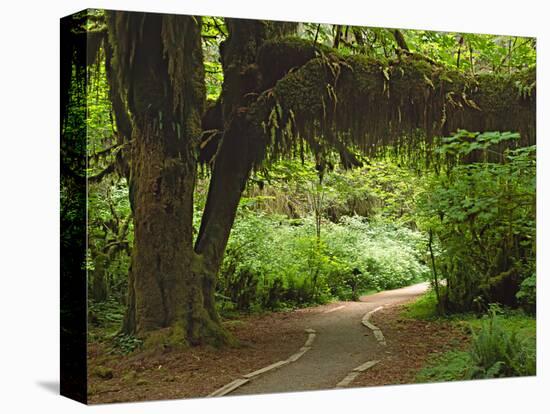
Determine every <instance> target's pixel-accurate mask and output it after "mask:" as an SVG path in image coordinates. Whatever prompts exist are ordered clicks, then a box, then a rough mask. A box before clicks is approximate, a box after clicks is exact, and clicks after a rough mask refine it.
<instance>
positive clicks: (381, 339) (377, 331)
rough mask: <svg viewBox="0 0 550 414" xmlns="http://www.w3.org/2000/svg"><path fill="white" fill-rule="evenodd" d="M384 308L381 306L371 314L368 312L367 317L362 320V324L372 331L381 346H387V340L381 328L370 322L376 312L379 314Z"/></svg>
mask: <svg viewBox="0 0 550 414" xmlns="http://www.w3.org/2000/svg"><path fill="white" fill-rule="evenodd" d="M382 308H383V306H379V307H377V308H376V309H374V310H371V311H370V312H367V313H366V314H365V316H363V319H361V323H362V324H363V325H364V326H366V327H367V328H369V329H370V330H371V331H372V333H373V335H374V337H375V338H376V340H377V341H378V343H379V344H380V345H386V339H385V338H384V334H383V333H382V331H381V330H380V328H379V327H377V326H376V325H374V324H373V323H372V322H370V318H371V316H372V314H373V313H374V312H378V311H379V310H380V309H382Z"/></svg>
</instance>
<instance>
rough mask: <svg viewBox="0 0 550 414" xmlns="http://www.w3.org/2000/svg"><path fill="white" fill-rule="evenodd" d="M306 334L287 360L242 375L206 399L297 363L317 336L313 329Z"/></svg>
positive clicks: (228, 391)
mask: <svg viewBox="0 0 550 414" xmlns="http://www.w3.org/2000/svg"><path fill="white" fill-rule="evenodd" d="M305 331H306V333H307V334H308V337H307V340H306V342H305V344H304V346H302V347H301V348H300V349H299V350H298V352H295V353H294V354H292V355H291V356H289V357H288V358H287V359H284V360H282V361H277V362H275V363H273V364H271V365H268V366H266V367H263V368H260V369H258V370H256V371H253V372H250V373H248V374H245V375H242V376H241V378H238V379H236V380H233V381H231V382H230V383H228V384H225V385H224V386H223V387H221V388H218V389H217V390H216V391H214V392H213V393H211V394H209V395H208V397H221V396H224V395H227V394H229V393H231V392H233V391H235V390H236V389H237V388H239V387H241V386H243V385H244V384H246V383H248V382H249V381H251V380H253V379H254V378H257V377H258V376H260V375H262V374H265V373H266V372H269V371H272V370H274V369H277V368H280V367H282V366H285V365H287V364H290V363H292V362H296V361H298V360H299V359H300V358H301V357H302V356H304V355H305V353H306V352H307V351H309V350H310V349H311V347H312V345H313V341H315V337H316V336H317V332H316V331H315V329H311V328H308V329H306V330H305Z"/></svg>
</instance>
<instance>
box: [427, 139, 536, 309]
mask: <svg viewBox="0 0 550 414" xmlns="http://www.w3.org/2000/svg"><path fill="white" fill-rule="evenodd" d="M514 138H515V135H514V134H508V133H504V134H499V133H484V134H471V133H466V132H464V131H459V132H458V133H457V134H456V135H455V136H453V137H450V138H448V139H445V140H443V142H442V145H441V147H440V149H439V152H440V153H441V154H444V155H445V156H446V157H448V158H447V160H448V161H449V163H448V166H447V168H446V170H444V172H442V173H441V174H439V175H434V176H433V177H432V178H431V179H429V180H428V182H427V184H426V186H425V189H424V191H423V192H422V194H421V195H420V197H419V201H418V203H417V207H418V209H417V212H418V222H419V224H420V226H421V228H422V229H425V230H430V229H431V230H432V231H433V232H434V234H435V235H436V236H437V239H438V242H439V246H438V250H437V252H436V258H435V259H436V263H437V270H438V273H439V274H440V275H441V277H442V278H444V279H446V287H445V289H444V291H445V295H444V298H443V300H444V301H445V303H444V305H445V307H446V308H447V310H451V311H457V310H458V311H464V310H478V311H482V310H484V309H486V304H487V303H489V302H495V301H498V302H501V303H505V304H507V305H512V306H513V305H515V304H516V297H515V295H516V292H517V291H518V289H519V284H520V283H521V281H522V280H523V279H524V278H525V277H527V275H530V274H532V273H533V272H534V266H535V188H536V185H535V148H534V147H527V148H519V149H515V150H505V151H504V153H502V154H499V158H500V160H499V161H500V162H489V161H485V162H474V163H469V164H461V163H460V162H461V161H462V160H463V158H464V157H467V156H469V155H471V154H473V153H474V152H476V151H482V152H483V153H484V154H485V155H487V156H489V152H490V151H493V148H494V145H498V144H500V143H502V142H503V141H505V140H509V139H514Z"/></svg>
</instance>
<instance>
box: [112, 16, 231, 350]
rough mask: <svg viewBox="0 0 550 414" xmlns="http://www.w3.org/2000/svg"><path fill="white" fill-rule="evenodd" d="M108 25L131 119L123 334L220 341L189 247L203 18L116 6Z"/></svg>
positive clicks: (162, 340)
mask: <svg viewBox="0 0 550 414" xmlns="http://www.w3.org/2000/svg"><path fill="white" fill-rule="evenodd" d="M109 28H110V34H111V36H110V39H111V42H112V46H113V51H114V54H115V56H116V59H113V62H114V65H115V66H114V72H115V74H116V76H118V79H121V84H122V86H123V88H122V89H123V94H124V99H123V101H124V102H127V105H128V109H129V112H130V113H131V118H132V148H131V156H130V158H131V162H130V180H129V185H130V198H131V200H132V208H133V214H134V248H133V252H132V260H131V270H130V275H129V295H128V310H127V314H126V317H125V321H124V326H123V330H124V331H125V332H127V333H131V334H136V335H138V336H142V337H145V338H147V340H149V341H150V343H151V344H152V345H161V344H162V345H164V346H166V345H167V344H168V345H170V344H181V343H190V344H195V343H198V342H201V341H210V342H215V343H217V342H219V341H220V340H221V341H223V340H224V338H225V335H224V333H223V332H222V330H221V328H220V326H219V323H218V319H217V317H216V315H215V313H212V312H208V311H207V310H206V308H205V300H204V296H203V289H202V286H203V279H204V275H203V272H202V264H201V263H202V259H201V258H200V257H199V256H198V255H197V254H195V252H194V249H193V231H192V229H193V227H192V220H193V190H194V185H195V176H196V161H195V154H194V151H195V149H196V148H195V147H196V144H197V138H198V136H199V135H200V118H201V116H202V112H203V110H204V101H205V91H204V68H203V61H202V49H201V44H200V41H201V40H200V20H198V19H195V18H193V17H188V16H167V15H158V14H147V13H128V12H114V13H112V14H110V16H109ZM172 47H178V48H180V49H183V51H184V54H183V56H184V58H183V59H179V58H178V56H179V54H178V53H170V51H171V48H172ZM206 302H208V301H206Z"/></svg>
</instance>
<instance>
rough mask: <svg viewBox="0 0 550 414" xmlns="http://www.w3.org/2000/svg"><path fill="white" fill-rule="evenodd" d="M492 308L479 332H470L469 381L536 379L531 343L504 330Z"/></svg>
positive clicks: (514, 332) (513, 331)
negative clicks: (501, 378) (529, 376)
mask: <svg viewBox="0 0 550 414" xmlns="http://www.w3.org/2000/svg"><path fill="white" fill-rule="evenodd" d="M497 311H498V308H494V307H492V308H491V309H490V310H489V315H488V316H487V317H485V319H484V321H483V323H482V325H481V328H480V329H479V331H477V332H476V331H474V332H473V341H472V348H471V350H470V357H471V360H472V366H473V367H472V370H471V372H470V373H469V377H470V378H497V377H511V376H525V375H535V373H536V358H535V347H534V343H533V341H529V338H526V339H520V336H519V335H518V331H517V329H514V330H509V329H506V325H505V324H504V323H503V322H502V320H501V318H500V317H499V316H497Z"/></svg>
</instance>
